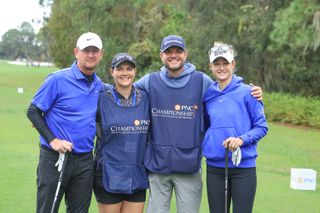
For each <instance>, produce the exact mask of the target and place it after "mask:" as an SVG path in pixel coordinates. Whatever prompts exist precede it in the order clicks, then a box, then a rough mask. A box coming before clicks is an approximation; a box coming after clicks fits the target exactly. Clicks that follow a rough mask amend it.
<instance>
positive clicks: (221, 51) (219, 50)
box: [208, 46, 232, 56]
mask: <svg viewBox="0 0 320 213" xmlns="http://www.w3.org/2000/svg"><path fill="white" fill-rule="evenodd" d="M228 52H230V53H231V54H232V50H231V49H230V47H229V46H221V47H212V48H211V49H210V50H209V52H208V54H209V56H210V55H213V56H217V55H223V54H226V53H228Z"/></svg>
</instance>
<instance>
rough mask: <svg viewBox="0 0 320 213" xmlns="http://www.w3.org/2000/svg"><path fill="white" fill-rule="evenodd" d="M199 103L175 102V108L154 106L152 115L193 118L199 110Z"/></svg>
mask: <svg viewBox="0 0 320 213" xmlns="http://www.w3.org/2000/svg"><path fill="white" fill-rule="evenodd" d="M198 108H199V107H198V105H196V104H194V105H182V104H175V105H174V106H173V109H159V108H152V109H151V113H152V116H155V117H167V118H175V119H193V118H194V117H195V115H196V111H197V110H198Z"/></svg>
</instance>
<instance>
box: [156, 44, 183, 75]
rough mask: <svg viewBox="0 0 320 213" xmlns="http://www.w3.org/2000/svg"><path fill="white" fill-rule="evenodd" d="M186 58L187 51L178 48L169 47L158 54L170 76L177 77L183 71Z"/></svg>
mask: <svg viewBox="0 0 320 213" xmlns="http://www.w3.org/2000/svg"><path fill="white" fill-rule="evenodd" d="M187 56H188V51H187V50H182V49H181V48H179V47H169V48H168V49H166V50H165V51H163V52H161V53H160V57H161V60H162V63H163V64H164V66H165V67H166V68H167V69H168V71H169V73H170V74H173V75H177V74H180V73H181V72H182V71H183V64H184V62H185V61H186V59H187Z"/></svg>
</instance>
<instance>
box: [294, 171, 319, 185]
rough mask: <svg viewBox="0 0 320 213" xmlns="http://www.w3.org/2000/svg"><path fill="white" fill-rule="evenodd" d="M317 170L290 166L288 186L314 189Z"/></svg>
mask: <svg viewBox="0 0 320 213" xmlns="http://www.w3.org/2000/svg"><path fill="white" fill-rule="evenodd" d="M316 179H317V172H316V171H315V170H313V169H298V168H291V180H290V188H292V189H298V190H316Z"/></svg>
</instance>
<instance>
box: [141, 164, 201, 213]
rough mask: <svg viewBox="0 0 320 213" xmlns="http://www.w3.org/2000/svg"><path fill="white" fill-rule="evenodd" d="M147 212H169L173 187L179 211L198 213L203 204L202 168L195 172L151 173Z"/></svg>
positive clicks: (178, 212) (182, 212)
mask: <svg viewBox="0 0 320 213" xmlns="http://www.w3.org/2000/svg"><path fill="white" fill-rule="evenodd" d="M149 185H150V188H149V201H148V206H147V213H169V212H170V205H171V197H172V192H173V189H174V191H175V196H176V205H177V206H176V207H177V213H198V212H199V209H200V205H201V195H202V176H201V170H200V171H199V172H197V173H194V174H169V175H165V174H155V173H149Z"/></svg>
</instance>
